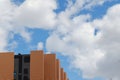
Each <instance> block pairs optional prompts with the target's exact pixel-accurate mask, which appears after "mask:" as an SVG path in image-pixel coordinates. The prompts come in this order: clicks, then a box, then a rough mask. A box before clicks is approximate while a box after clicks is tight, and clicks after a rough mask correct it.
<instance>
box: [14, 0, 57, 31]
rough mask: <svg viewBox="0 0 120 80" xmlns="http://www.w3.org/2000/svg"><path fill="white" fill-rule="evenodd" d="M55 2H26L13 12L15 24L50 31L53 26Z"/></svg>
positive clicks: (37, 0)
mask: <svg viewBox="0 0 120 80" xmlns="http://www.w3.org/2000/svg"><path fill="white" fill-rule="evenodd" d="M56 8H57V5H56V1H55V0H45V1H43V0H36V1H34V0H26V1H25V2H24V3H22V4H21V5H20V6H19V7H18V9H17V10H16V12H15V14H16V15H15V19H16V21H15V23H16V25H19V26H26V27H28V28H43V29H50V28H53V27H54V26H55V23H56V20H55V18H56V14H55V13H54V11H53V10H54V9H56Z"/></svg>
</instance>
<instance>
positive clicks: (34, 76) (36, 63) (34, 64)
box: [30, 51, 44, 80]
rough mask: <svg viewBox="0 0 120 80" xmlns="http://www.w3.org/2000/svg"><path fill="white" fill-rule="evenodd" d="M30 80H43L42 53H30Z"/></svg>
mask: <svg viewBox="0 0 120 80" xmlns="http://www.w3.org/2000/svg"><path fill="white" fill-rule="evenodd" d="M30 80H44V54H43V51H31V54H30Z"/></svg>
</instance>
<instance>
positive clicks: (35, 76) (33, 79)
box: [0, 50, 68, 80]
mask: <svg viewBox="0 0 120 80" xmlns="http://www.w3.org/2000/svg"><path fill="white" fill-rule="evenodd" d="M0 69H1V70H0V80H68V78H67V74H66V72H64V69H63V68H61V66H60V61H59V59H56V55H55V54H44V52H43V51H42V50H41V51H31V53H30V54H24V55H22V54H18V55H14V53H13V52H8V53H0Z"/></svg>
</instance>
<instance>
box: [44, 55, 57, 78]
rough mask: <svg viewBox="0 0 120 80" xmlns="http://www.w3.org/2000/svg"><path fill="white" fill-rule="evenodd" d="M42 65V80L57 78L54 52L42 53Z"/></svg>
mask: <svg viewBox="0 0 120 80" xmlns="http://www.w3.org/2000/svg"><path fill="white" fill-rule="evenodd" d="M44 66H45V67H44V72H45V74H44V80H57V74H56V55H55V54H45V55H44Z"/></svg>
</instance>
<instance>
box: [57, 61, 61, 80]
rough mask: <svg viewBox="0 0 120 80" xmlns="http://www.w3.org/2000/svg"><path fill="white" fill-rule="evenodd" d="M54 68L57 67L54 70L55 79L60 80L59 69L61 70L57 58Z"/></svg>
mask: <svg viewBox="0 0 120 80" xmlns="http://www.w3.org/2000/svg"><path fill="white" fill-rule="evenodd" d="M56 69H57V70H56V73H57V80H61V79H60V71H61V70H60V61H59V60H58V59H57V60H56Z"/></svg>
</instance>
